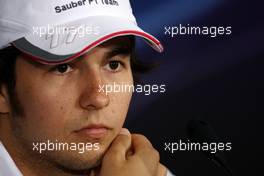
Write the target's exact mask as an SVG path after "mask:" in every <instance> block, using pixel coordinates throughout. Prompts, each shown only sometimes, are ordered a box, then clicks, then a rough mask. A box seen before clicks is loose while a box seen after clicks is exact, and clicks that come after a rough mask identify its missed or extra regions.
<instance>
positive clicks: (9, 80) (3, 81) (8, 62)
mask: <svg viewBox="0 0 264 176" xmlns="http://www.w3.org/2000/svg"><path fill="white" fill-rule="evenodd" d="M19 54H20V51H19V50H17V49H16V48H14V47H13V46H9V47H7V48H5V49H2V50H0V87H1V86H3V85H6V86H7V89H8V91H9V92H8V93H9V94H11V93H12V92H11V91H12V90H13V89H14V87H15V82H16V81H15V62H16V58H17V56H18V55H19Z"/></svg>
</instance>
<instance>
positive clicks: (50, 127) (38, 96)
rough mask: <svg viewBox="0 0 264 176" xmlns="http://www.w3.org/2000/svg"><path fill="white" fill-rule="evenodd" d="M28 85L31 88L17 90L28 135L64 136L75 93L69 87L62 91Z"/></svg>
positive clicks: (43, 86)
mask: <svg viewBox="0 0 264 176" xmlns="http://www.w3.org/2000/svg"><path fill="white" fill-rule="evenodd" d="M28 85H31V86H20V87H18V89H17V90H19V92H17V94H18V98H19V100H20V103H21V105H22V107H23V109H24V117H23V119H24V121H25V122H24V123H26V127H25V128H24V129H25V130H26V131H27V133H28V135H33V134H35V135H36V136H38V135H40V136H43V137H45V136H49V137H51V136H62V135H63V134H62V132H63V128H64V124H65V122H66V121H67V117H69V116H70V112H71V111H70V110H71V109H72V107H73V106H74V104H73V103H74V102H75V100H74V95H73V93H72V92H74V91H72V90H70V88H69V87H68V89H65V88H64V89H60V88H55V87H52V86H48V85H45V84H43V83H42V84H37V83H35V84H28ZM38 85H42V86H38ZM18 86H19V85H18ZM61 90H63V91H61ZM54 127H56V128H54Z"/></svg>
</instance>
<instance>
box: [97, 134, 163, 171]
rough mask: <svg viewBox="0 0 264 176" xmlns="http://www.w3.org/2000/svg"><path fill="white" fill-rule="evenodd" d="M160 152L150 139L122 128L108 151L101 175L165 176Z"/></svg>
mask: <svg viewBox="0 0 264 176" xmlns="http://www.w3.org/2000/svg"><path fill="white" fill-rule="evenodd" d="M159 159H160V157H159V153H158V152H157V151H156V150H155V149H154V148H153V146H152V145H151V143H150V142H149V140H148V139H147V138H146V137H144V136H142V135H138V134H133V135H131V134H130V133H129V131H128V130H127V129H122V130H121V132H120V134H119V135H118V136H117V137H116V139H115V140H114V141H113V143H112V145H111V146H110V148H109V150H108V151H107V152H106V154H105V156H104V158H103V161H102V165H101V168H100V171H99V174H98V175H99V176H165V175H166V168H165V167H164V166H163V165H162V164H160V163H159Z"/></svg>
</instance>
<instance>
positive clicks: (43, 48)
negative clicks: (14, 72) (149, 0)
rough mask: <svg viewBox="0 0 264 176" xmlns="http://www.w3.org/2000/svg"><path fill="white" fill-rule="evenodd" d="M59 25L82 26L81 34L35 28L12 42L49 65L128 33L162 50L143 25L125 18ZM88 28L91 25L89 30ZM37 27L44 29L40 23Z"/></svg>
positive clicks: (67, 60) (91, 19)
mask: <svg viewBox="0 0 264 176" xmlns="http://www.w3.org/2000/svg"><path fill="white" fill-rule="evenodd" d="M57 27H58V28H55V29H65V28H66V27H69V28H72V27H74V29H75V32H76V31H78V30H76V29H82V30H80V31H82V32H83V33H82V35H80V31H78V32H79V33H77V35H76V33H75V32H74V33H72V32H70V33H69V32H62V31H60V32H58V33H54V31H52V32H53V33H52V34H53V35H50V34H45V35H43V34H42V35H40V33H37V32H36V31H37V30H36V31H35V32H34V33H32V34H30V35H28V36H26V37H23V38H20V39H18V40H16V41H14V42H12V44H13V45H14V46H15V47H16V48H18V49H19V50H21V51H22V52H23V53H26V54H27V55H29V56H30V57H31V58H32V59H34V60H35V61H38V62H40V63H43V64H49V65H53V64H61V63H66V62H69V61H72V60H74V59H75V58H77V57H79V56H81V55H83V54H84V53H86V52H88V51H90V50H91V49H93V48H94V47H96V46H98V45H100V44H101V43H103V42H105V41H107V40H110V39H112V38H115V37H119V36H127V35H134V36H139V37H142V38H143V39H145V40H146V41H147V43H148V44H150V46H151V47H153V48H154V49H155V50H156V51H158V52H162V51H163V47H162V45H161V43H160V42H159V40H158V39H156V38H155V37H153V36H152V35H150V34H148V33H146V32H145V31H143V30H142V29H140V28H139V27H138V26H137V25H136V24H135V23H133V22H132V21H129V20H127V19H123V18H117V17H109V16H95V17H89V18H86V19H82V20H78V21H74V22H73V23H68V24H63V25H60V26H57ZM87 28H89V29H88V30H87ZM37 29H38V31H39V32H41V30H40V29H41V28H40V27H39V28H37ZM50 29H51V28H50ZM50 29H46V30H50ZM53 29H54V28H53ZM84 31H85V32H84ZM87 31H88V32H89V33H88V32H87ZM54 34H55V35H54Z"/></svg>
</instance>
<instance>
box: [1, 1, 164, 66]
mask: <svg viewBox="0 0 264 176" xmlns="http://www.w3.org/2000/svg"><path fill="white" fill-rule="evenodd" d="M127 35H134V36H140V37H143V38H144V39H145V40H146V41H147V43H149V44H150V45H151V46H152V47H153V48H154V49H155V50H157V51H158V52H162V51H163V47H162V45H161V43H160V42H159V41H158V40H157V39H156V38H155V37H153V36H152V35H150V34H148V33H146V32H145V31H143V30H142V29H141V28H139V27H138V25H137V22H136V19H135V17H134V15H133V12H132V8H131V5H130V2H129V0H1V1H0V49H3V48H5V47H7V46H9V45H13V46H15V47H16V48H18V49H19V50H21V51H22V52H24V53H26V54H28V55H30V56H31V58H32V59H34V60H36V61H38V62H40V63H43V64H61V63H65V62H69V61H71V60H73V59H75V58H77V57H79V56H81V55H82V54H84V53H86V52H88V51H90V50H91V49H93V48H94V47H96V46H98V45H100V44H101V43H103V42H105V41H107V40H109V39H112V38H114V37H118V36H127Z"/></svg>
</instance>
